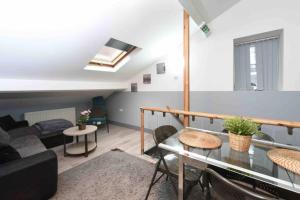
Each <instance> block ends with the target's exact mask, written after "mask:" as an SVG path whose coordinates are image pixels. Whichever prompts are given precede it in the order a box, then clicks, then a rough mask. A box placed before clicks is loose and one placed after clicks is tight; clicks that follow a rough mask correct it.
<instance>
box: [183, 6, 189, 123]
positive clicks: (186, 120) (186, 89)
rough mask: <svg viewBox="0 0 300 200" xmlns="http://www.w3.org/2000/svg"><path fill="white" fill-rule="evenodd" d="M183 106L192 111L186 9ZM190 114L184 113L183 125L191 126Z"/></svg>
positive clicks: (184, 21) (186, 15) (184, 18)
mask: <svg viewBox="0 0 300 200" xmlns="http://www.w3.org/2000/svg"><path fill="white" fill-rule="evenodd" d="M183 27H184V28H183V29H184V30H183V55H184V71H183V107H184V111H190V69H189V68H190V16H189V14H188V13H187V12H186V11H184V15H183ZM189 121H190V120H189V116H188V115H184V118H183V125H184V127H187V126H189Z"/></svg>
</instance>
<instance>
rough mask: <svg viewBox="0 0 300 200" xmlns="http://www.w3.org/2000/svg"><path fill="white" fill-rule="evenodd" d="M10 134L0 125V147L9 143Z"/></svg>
mask: <svg viewBox="0 0 300 200" xmlns="http://www.w3.org/2000/svg"><path fill="white" fill-rule="evenodd" d="M9 140H10V136H9V135H8V133H7V132H6V131H5V130H3V129H2V128H1V127H0V147H2V146H7V145H8V144H9Z"/></svg>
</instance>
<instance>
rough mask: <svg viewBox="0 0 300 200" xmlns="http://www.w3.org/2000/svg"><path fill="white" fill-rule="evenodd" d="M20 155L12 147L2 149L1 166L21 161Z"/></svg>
mask: <svg viewBox="0 0 300 200" xmlns="http://www.w3.org/2000/svg"><path fill="white" fill-rule="evenodd" d="M20 158H21V156H20V154H19V153H18V152H17V151H16V150H15V149H14V148H13V147H11V146H10V145H6V146H1V147H0V164H4V163H6V162H10V161H13V160H17V159H20Z"/></svg>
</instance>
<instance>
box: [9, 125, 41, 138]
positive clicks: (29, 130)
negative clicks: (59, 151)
mask: <svg viewBox="0 0 300 200" xmlns="http://www.w3.org/2000/svg"><path fill="white" fill-rule="evenodd" d="M8 134H9V135H10V137H11V140H13V139H15V138H18V137H23V136H26V135H36V136H40V134H41V133H40V131H39V130H38V129H36V127H34V126H31V127H23V128H16V129H13V130H10V131H8Z"/></svg>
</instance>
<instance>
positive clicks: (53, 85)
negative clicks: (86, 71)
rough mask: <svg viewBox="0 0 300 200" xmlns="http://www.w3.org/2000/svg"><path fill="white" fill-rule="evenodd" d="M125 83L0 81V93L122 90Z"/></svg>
mask: <svg viewBox="0 0 300 200" xmlns="http://www.w3.org/2000/svg"><path fill="white" fill-rule="evenodd" d="M126 86H127V84H126V83H125V82H92V81H54V80H22V79H0V93H1V92H20V91H21V92H29V91H64V90H123V89H126Z"/></svg>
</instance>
